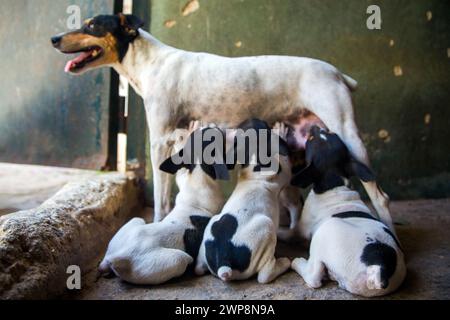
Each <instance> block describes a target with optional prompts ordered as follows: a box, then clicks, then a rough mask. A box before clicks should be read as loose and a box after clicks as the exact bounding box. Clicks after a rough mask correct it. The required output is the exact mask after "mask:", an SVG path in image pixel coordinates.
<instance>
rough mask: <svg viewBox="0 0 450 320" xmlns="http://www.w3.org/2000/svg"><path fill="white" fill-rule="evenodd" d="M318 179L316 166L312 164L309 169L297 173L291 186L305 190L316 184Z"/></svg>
mask: <svg viewBox="0 0 450 320" xmlns="http://www.w3.org/2000/svg"><path fill="white" fill-rule="evenodd" d="M317 179H318V173H317V170H316V168H315V167H314V165H312V164H310V165H309V166H308V167H306V168H305V169H303V170H302V171H300V172H299V173H297V174H296V175H295V176H294V177H293V178H292V180H291V185H293V186H296V187H299V188H302V189H305V188H307V187H309V186H310V185H312V184H314V183H315V182H316V181H317Z"/></svg>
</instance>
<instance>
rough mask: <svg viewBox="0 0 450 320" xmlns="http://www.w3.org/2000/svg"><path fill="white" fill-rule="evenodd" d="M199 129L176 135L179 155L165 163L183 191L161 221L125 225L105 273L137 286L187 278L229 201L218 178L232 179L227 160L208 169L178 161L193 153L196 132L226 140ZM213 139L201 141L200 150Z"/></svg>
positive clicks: (112, 244)
mask: <svg viewBox="0 0 450 320" xmlns="http://www.w3.org/2000/svg"><path fill="white" fill-rule="evenodd" d="M198 127H199V123H198V122H195V123H193V124H191V126H190V129H189V130H183V129H178V130H176V131H174V133H173V137H172V139H171V141H172V143H174V148H175V150H178V151H179V152H178V154H175V155H173V156H172V157H171V158H169V159H167V160H166V161H165V162H163V164H162V165H161V170H163V171H165V172H167V173H170V174H175V173H176V182H177V186H178V188H179V190H180V192H179V194H178V195H177V197H176V205H175V207H174V209H173V210H172V211H171V212H170V214H169V215H168V216H167V217H166V218H165V219H164V220H163V221H161V222H156V223H151V224H146V223H145V221H144V220H143V219H140V218H135V219H132V220H131V221H130V222H128V223H127V224H126V225H125V226H124V227H122V228H121V229H120V230H119V232H117V234H116V235H115V236H114V238H113V239H112V240H111V242H110V243H109V246H108V250H107V252H106V255H105V257H104V259H103V261H102V263H101V264H100V267H99V271H100V272H101V273H104V274H105V273H111V272H113V273H114V274H115V275H116V276H118V277H120V278H121V279H122V280H125V281H127V282H130V283H133V284H138V285H155V284H160V283H163V282H166V281H168V280H170V279H172V278H175V277H178V276H181V275H183V274H184V273H185V271H186V269H187V267H188V266H189V265H192V267H194V264H193V263H194V261H195V259H196V258H197V254H198V249H199V247H200V244H201V241H202V239H203V233H204V230H205V227H206V226H207V224H208V222H209V220H210V218H211V217H212V216H213V215H215V214H217V213H218V212H219V211H220V209H221V208H222V206H223V204H224V202H225V201H224V198H223V194H222V191H221V188H220V185H219V183H218V181H217V180H218V179H221V180H228V178H229V175H228V168H227V166H226V165H225V160H224V159H223V156H222V159H221V161H217V163H216V162H214V163H212V164H209V165H208V164H205V163H200V162H195V161H189V162H180V161H178V160H177V161H175V157H176V156H177V157H179V158H178V159H181V157H183V155H186V154H190V152H191V150H192V149H191V148H192V147H193V146H194V142H193V141H192V140H193V139H194V137H195V136H196V134H201V135H202V138H203V137H205V136H206V135H209V136H214V134H215V135H216V136H221V137H223V132H221V131H220V130H219V129H216V128H205V129H202V130H199V129H198ZM191 133H192V134H191ZM213 141H214V140H210V141H206V142H205V141H203V140H202V142H203V144H202V145H201V147H202V148H201V149H202V150H205V148H207V147H208V146H209V145H210V144H211V143H212V142H213ZM221 153H222V155H223V154H224V153H225V152H221ZM219 162H221V163H219ZM178 163H179V164H178Z"/></svg>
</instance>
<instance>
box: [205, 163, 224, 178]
mask: <svg viewBox="0 0 450 320" xmlns="http://www.w3.org/2000/svg"><path fill="white" fill-rule="evenodd" d="M200 167H201V169H202V170H203V172H205V173H206V174H207V175H208V176H210V177H211V179H213V180H230V175H229V173H228V167H227V165H225V164H217V163H215V164H212V165H208V164H204V163H203V164H202V165H200Z"/></svg>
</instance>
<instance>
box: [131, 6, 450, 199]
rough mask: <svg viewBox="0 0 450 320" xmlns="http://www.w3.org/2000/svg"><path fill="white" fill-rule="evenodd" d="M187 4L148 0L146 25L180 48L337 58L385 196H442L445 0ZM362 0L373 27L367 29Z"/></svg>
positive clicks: (446, 151) (449, 110) (448, 181)
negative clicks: (376, 9)
mask: <svg viewBox="0 0 450 320" xmlns="http://www.w3.org/2000/svg"><path fill="white" fill-rule="evenodd" d="M141 1H144V0H141ZM144 2H145V1H144ZM187 2H188V0H170V1H167V0H152V1H151V8H150V9H151V11H150V12H151V32H152V33H153V34H154V35H155V36H156V37H158V38H159V39H161V40H162V41H164V42H166V43H168V44H170V45H172V46H175V47H178V48H182V49H186V50H193V51H206V52H211V53H216V54H221V55H226V56H246V55H259V54H284V55H295V56H308V57H314V58H318V59H322V60H325V61H328V62H330V63H332V64H334V65H336V66H337V67H338V68H339V69H341V70H342V71H344V72H345V73H348V74H349V75H351V76H352V77H354V78H355V79H357V80H358V81H359V83H360V88H359V90H358V92H357V93H355V95H354V99H355V111H356V115H357V123H358V125H359V128H360V130H361V134H362V136H363V138H364V141H365V143H366V145H367V147H368V149H369V152H370V156H371V159H372V162H373V166H374V168H375V170H376V172H377V173H378V175H379V180H380V182H381V185H382V186H383V187H384V188H385V189H386V191H387V192H388V193H389V194H390V195H391V196H392V198H395V199H402V198H419V197H431V198H435V197H445V196H450V143H448V140H447V139H448V135H449V134H450V129H449V127H450V120H449V119H450V49H449V48H450V19H449V13H450V2H449V1H442V0H415V1H413V0H384V1H373V0H369V1H366V0H340V1H336V0H321V1H318V0H315V1H311V0H227V1H225V0H199V4H200V8H199V10H197V11H196V12H194V13H192V14H190V15H188V16H186V17H184V16H182V14H181V13H182V10H183V8H184V7H185V5H186V3H187ZM371 4H377V5H379V6H380V7H381V13H382V20H383V24H382V29H381V30H373V31H372V30H368V29H367V27H366V20H367V18H368V16H369V15H367V14H366V9H367V7H368V6H369V5H371ZM141 12H142V14H144V11H141ZM148 12H149V11H146V13H147V14H148ZM135 13H136V14H138V15H139V14H140V13H139V11H138V10H137V11H135ZM174 21H176V24H175V25H173V24H174ZM167 22H170V24H172V25H173V26H172V27H171V28H168V27H167ZM396 67H397V68H396ZM395 69H396V70H397V73H398V72H399V70H400V69H401V73H402V75H401V76H396V75H395V72H394V70H395Z"/></svg>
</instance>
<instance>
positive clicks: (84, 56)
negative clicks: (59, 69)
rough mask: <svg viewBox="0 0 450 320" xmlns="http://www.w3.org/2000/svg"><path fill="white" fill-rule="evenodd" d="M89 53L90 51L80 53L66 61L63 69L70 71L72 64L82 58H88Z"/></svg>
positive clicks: (74, 64)
mask: <svg viewBox="0 0 450 320" xmlns="http://www.w3.org/2000/svg"><path fill="white" fill-rule="evenodd" d="M90 55H91V52H89V51H87V52H83V53H82V54H80V55H79V56H78V57H76V58H75V59H73V60H70V61H68V62H67V63H66V67H65V68H64V71H65V72H67V73H68V72H70V70H72V68H73V67H74V66H76V65H77V64H78V63H80V62H81V61H83V60H84V59H86V58H88V57H89V56H90Z"/></svg>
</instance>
